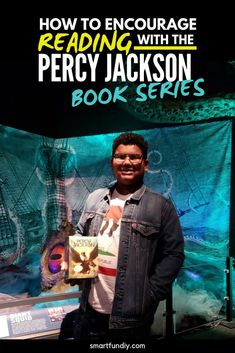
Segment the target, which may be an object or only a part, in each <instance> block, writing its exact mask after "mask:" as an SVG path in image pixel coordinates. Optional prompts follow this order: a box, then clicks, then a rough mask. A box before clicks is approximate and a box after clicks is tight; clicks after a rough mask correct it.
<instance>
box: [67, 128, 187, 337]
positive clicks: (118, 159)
mask: <svg viewBox="0 0 235 353" xmlns="http://www.w3.org/2000/svg"><path fill="white" fill-rule="evenodd" d="M147 149H148V144H147V142H146V141H145V140H144V138H143V137H142V136H141V135H139V134H135V133H124V134H121V135H120V136H118V137H117V138H116V139H115V140H114V142H113V147H112V160H111V165H112V170H113V173H114V175H115V177H116V183H115V184H114V186H112V187H110V188H102V189H98V190H96V191H94V192H93V193H91V194H90V195H89V197H88V199H87V201H86V203H85V206H84V209H83V213H82V215H81V217H80V220H79V222H78V226H77V232H78V233H80V234H81V235H83V236H86V235H89V236H98V245H99V273H98V277H96V278H94V279H92V280H87V279H86V280H83V290H82V297H81V302H80V307H79V309H78V310H77V311H76V315H74V316H73V318H74V328H73V330H74V337H75V338H76V339H82V338H88V339H92V338H110V337H111V338H122V339H124V338H126V339H132V338H136V337H138V338H144V337H148V336H149V334H150V327H151V325H152V323H153V319H154V313H155V311H156V309H157V307H158V304H159V302H160V301H161V300H164V299H165V298H166V296H167V294H168V293H169V292H170V290H171V286H172V283H173V281H174V279H175V278H176V276H177V274H178V272H179V270H180V268H181V266H182V264H183V260H184V241H183V236H182V231H181V227H180V223H179V219H178V216H177V213H176V210H175V208H174V206H173V204H172V203H171V201H170V200H168V199H166V198H165V197H163V196H161V195H160V194H158V193H156V192H153V191H151V190H150V189H148V188H147V187H146V186H145V185H144V174H145V172H146V171H147V170H148V160H147ZM64 325H65V323H64ZM61 327H62V328H63V324H62V326H61Z"/></svg>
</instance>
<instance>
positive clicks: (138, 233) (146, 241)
mask: <svg viewBox="0 0 235 353" xmlns="http://www.w3.org/2000/svg"><path fill="white" fill-rule="evenodd" d="M132 232H133V235H134V237H136V239H135V241H136V242H137V244H139V246H140V247H141V248H144V249H146V248H148V247H150V246H151V244H152V243H153V242H154V241H157V240H158V238H159V233H160V226H159V225H151V224H145V223H132Z"/></svg>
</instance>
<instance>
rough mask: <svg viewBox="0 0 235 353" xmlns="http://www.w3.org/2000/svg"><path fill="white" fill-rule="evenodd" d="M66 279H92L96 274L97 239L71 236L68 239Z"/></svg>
mask: <svg viewBox="0 0 235 353" xmlns="http://www.w3.org/2000/svg"><path fill="white" fill-rule="evenodd" d="M67 256H68V273H67V278H69V279H70V278H81V279H82V278H94V277H96V276H97V273H98V241H97V237H83V236H81V235H77V234H75V235H72V236H69V237H68V252H67Z"/></svg>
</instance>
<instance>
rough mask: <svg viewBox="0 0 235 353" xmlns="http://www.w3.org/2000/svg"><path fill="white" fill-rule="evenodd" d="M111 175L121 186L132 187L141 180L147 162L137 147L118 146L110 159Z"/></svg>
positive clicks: (146, 167)
mask: <svg viewBox="0 0 235 353" xmlns="http://www.w3.org/2000/svg"><path fill="white" fill-rule="evenodd" d="M112 169H113V173H114V175H115V176H116V178H117V182H118V183H119V184H121V185H133V184H136V183H138V182H140V181H142V180H143V177H144V173H145V172H146V171H147V169H148V161H147V160H146V159H144V158H143V156H142V151H141V149H140V148H139V147H138V146H137V145H119V146H118V147H117V149H116V151H115V153H114V157H113V158H112Z"/></svg>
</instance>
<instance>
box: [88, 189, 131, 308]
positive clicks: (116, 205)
mask: <svg viewBox="0 0 235 353" xmlns="http://www.w3.org/2000/svg"><path fill="white" fill-rule="evenodd" d="M130 196H131V194H128V195H122V194H119V193H118V192H117V191H116V189H115V190H114V192H113V194H112V198H111V200H110V208H109V210H108V211H107V213H106V215H105V217H104V219H103V222H102V225H101V228H100V231H99V234H98V264H99V269H98V277H96V278H94V279H93V280H92V282H91V290H90V294H89V299H88V301H89V303H90V305H91V306H92V307H93V308H94V309H95V310H96V311H99V312H101V313H105V314H110V313H111V311H112V305H113V298H114V291H115V282H116V273H117V261H118V250H119V236H120V224H121V218H122V211H123V207H124V204H125V202H126V200H127V199H129V198H130Z"/></svg>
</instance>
